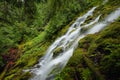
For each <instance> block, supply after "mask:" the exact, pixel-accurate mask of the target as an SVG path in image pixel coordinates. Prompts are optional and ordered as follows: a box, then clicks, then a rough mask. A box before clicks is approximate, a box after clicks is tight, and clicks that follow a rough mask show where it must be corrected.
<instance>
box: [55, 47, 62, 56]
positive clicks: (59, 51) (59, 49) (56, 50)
mask: <svg viewBox="0 0 120 80" xmlns="http://www.w3.org/2000/svg"><path fill="white" fill-rule="evenodd" d="M61 52H63V48H62V47H58V48H56V49H55V51H54V52H53V56H54V57H56V56H57V55H59V53H61Z"/></svg>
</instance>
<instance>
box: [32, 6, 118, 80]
mask: <svg viewBox="0 0 120 80" xmlns="http://www.w3.org/2000/svg"><path fill="white" fill-rule="evenodd" d="M95 8H96V7H93V8H92V9H91V10H89V11H88V12H87V13H86V14H85V15H83V16H82V17H79V18H78V19H77V20H76V21H75V22H74V23H73V25H71V26H70V28H69V29H68V31H67V32H66V34H65V35H63V36H62V37H60V38H58V39H57V40H56V41H55V42H54V43H53V44H52V45H51V46H50V47H49V48H48V50H47V51H46V54H45V56H43V57H42V58H41V59H40V60H39V63H38V64H36V65H35V68H33V69H30V72H31V73H33V74H34V76H33V78H31V79H30V80H53V79H54V77H55V75H56V74H57V73H59V72H60V71H61V70H62V69H63V68H64V67H65V65H66V64H67V62H68V60H69V59H70V57H71V56H72V55H73V52H74V50H75V49H76V48H77V45H78V41H79V40H80V39H82V38H84V37H85V36H86V35H87V34H93V33H96V32H99V31H100V30H102V29H103V28H104V27H105V26H107V25H109V24H110V23H112V22H114V20H115V19H117V18H118V17H119V16H120V9H117V10H116V11H114V12H113V13H111V14H110V15H109V16H108V17H107V18H105V20H104V21H102V22H99V23H98V21H99V18H100V15H99V16H98V17H97V18H96V19H95V20H93V21H92V22H90V23H88V24H86V25H83V26H81V25H82V24H83V23H85V20H86V19H87V17H89V16H92V15H93V11H94V10H95ZM89 26H92V28H90V29H88V30H86V31H85V32H84V33H81V29H82V28H84V27H85V28H86V27H89ZM57 48H61V50H62V51H61V52H59V53H58V54H57V56H55V57H54V52H55V50H56V49H57ZM36 66H39V67H36Z"/></svg>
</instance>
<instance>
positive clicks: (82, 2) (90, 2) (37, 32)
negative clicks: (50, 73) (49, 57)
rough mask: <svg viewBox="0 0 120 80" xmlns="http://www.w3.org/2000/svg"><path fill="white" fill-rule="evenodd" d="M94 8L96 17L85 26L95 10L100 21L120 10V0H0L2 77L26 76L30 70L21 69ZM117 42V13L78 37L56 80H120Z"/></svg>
mask: <svg viewBox="0 0 120 80" xmlns="http://www.w3.org/2000/svg"><path fill="white" fill-rule="evenodd" d="M94 6H97V8H96V9H95V11H94V15H93V16H90V17H88V18H87V20H86V22H85V23H84V24H87V23H89V22H90V21H91V20H92V19H95V17H96V16H98V15H99V14H101V17H100V19H99V21H103V20H104V18H105V17H106V16H108V15H109V14H110V13H111V12H113V11H114V10H116V9H118V8H120V0H0V80H28V79H30V78H31V77H32V76H33V74H31V73H30V72H29V71H28V72H24V71H23V70H26V69H30V68H32V67H33V66H34V65H35V64H37V63H38V60H39V59H40V58H41V57H42V56H43V55H44V54H45V52H46V50H47V49H48V48H49V46H50V45H51V44H52V43H53V42H54V41H55V40H56V39H57V38H58V37H60V36H62V35H63V34H65V33H66V31H67V30H68V28H69V27H70V26H71V25H72V24H73V23H74V21H75V20H76V19H77V18H78V17H79V16H82V15H84V14H85V13H86V12H87V11H88V10H90V9H91V8H92V7H94ZM83 31H84V30H83ZM119 40H120V17H119V18H117V19H116V20H115V21H114V22H113V23H111V24H110V25H107V27H106V28H105V29H103V30H102V31H100V32H98V33H95V34H89V35H87V36H86V37H84V38H83V39H81V40H80V41H79V43H78V47H77V48H76V50H75V51H74V54H73V55H72V57H71V58H70V60H69V61H68V63H67V65H66V67H65V68H64V69H63V70H62V71H61V72H60V73H59V74H57V75H56V76H55V78H54V79H55V80H120V41H119ZM58 52H60V50H59V49H58V50H57V51H56V53H55V54H57V53H58ZM46 80H47V79H46ZM50 80H51V79H50Z"/></svg>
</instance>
